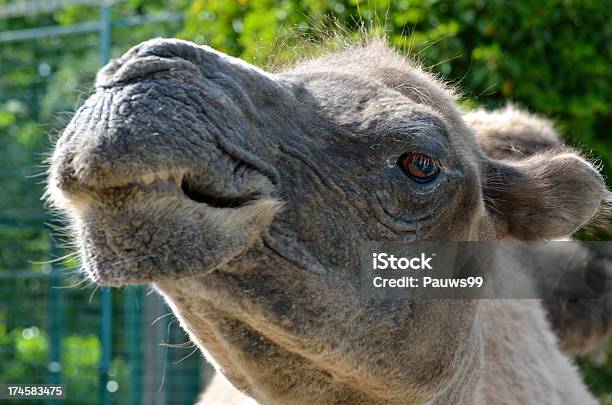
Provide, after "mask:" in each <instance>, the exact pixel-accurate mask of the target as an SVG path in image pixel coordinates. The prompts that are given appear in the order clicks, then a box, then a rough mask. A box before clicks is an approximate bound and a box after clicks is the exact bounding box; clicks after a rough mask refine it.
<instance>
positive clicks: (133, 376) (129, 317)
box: [124, 286, 143, 405]
mask: <svg viewBox="0 0 612 405" xmlns="http://www.w3.org/2000/svg"><path fill="white" fill-rule="evenodd" d="M130 293H132V294H130ZM142 297H143V288H142V287H141V286H135V287H131V288H130V290H126V291H125V293H124V307H125V333H126V340H127V344H128V361H129V363H130V388H129V393H128V404H130V405H140V404H141V403H142V382H143V381H142V380H143V378H142V376H143V368H142V333H141V332H142V331H141V329H142Z"/></svg>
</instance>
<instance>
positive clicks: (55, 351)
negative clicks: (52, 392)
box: [45, 238, 64, 403]
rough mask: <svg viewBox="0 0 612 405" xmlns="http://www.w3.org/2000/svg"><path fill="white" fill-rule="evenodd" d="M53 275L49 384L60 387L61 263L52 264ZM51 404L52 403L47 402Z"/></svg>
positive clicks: (53, 248) (49, 310)
mask: <svg viewBox="0 0 612 405" xmlns="http://www.w3.org/2000/svg"><path fill="white" fill-rule="evenodd" d="M50 240H51V256H52V257H53V258H54V259H55V258H56V257H59V252H58V249H57V245H56V243H55V240H53V238H51V239H50ZM50 266H51V275H50V277H49V286H48V290H47V305H48V306H47V313H48V317H49V318H48V319H49V324H48V326H47V328H48V331H49V361H48V363H47V368H48V371H49V377H48V378H49V379H48V383H49V384H54V385H59V384H61V383H62V357H61V356H62V355H61V353H62V324H63V322H64V319H63V318H64V317H63V305H62V301H63V300H62V295H63V290H62V289H61V283H62V282H61V273H62V271H61V267H62V266H61V263H58V262H56V261H55V260H54V261H52V262H51V264H50ZM45 402H46V403H51V401H49V400H48V401H45Z"/></svg>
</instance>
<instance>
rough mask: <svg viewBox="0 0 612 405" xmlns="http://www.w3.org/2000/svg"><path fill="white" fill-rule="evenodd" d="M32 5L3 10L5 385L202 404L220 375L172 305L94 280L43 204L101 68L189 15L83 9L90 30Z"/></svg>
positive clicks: (98, 399)
mask: <svg viewBox="0 0 612 405" xmlns="http://www.w3.org/2000/svg"><path fill="white" fill-rule="evenodd" d="M25 3H28V4H29V5H30V6H31V7H27V6H28V4H25ZM25 3H24V2H20V4H8V5H5V6H3V7H0V30H1V32H0V156H1V161H0V185H1V188H2V192H1V193H0V384H63V385H64V386H65V389H66V393H67V399H68V402H69V403H84V404H85V403H100V404H109V403H121V404H124V403H125V404H128V403H129V404H158V403H159V404H162V403H173V404H183V403H185V404H188V403H189V404H190V403H193V402H194V400H195V398H196V397H197V395H198V392H199V391H200V390H201V388H202V387H203V385H204V383H205V381H207V380H208V379H209V378H210V375H211V368H210V366H208V365H207V364H206V363H205V361H204V360H203V358H202V356H201V354H200V353H199V351H197V350H196V348H195V346H194V345H193V343H191V342H190V341H189V338H188V336H187V335H186V333H185V332H184V331H183V330H182V329H181V328H180V327H179V325H178V321H177V320H176V319H175V318H174V316H173V315H172V314H171V312H170V310H169V309H168V307H167V306H166V305H165V303H164V302H163V301H162V299H161V298H160V297H159V296H158V295H157V294H156V293H155V292H153V291H151V290H150V289H149V288H147V287H144V286H138V287H125V288H122V289H106V288H97V287H95V286H93V285H92V284H91V283H89V282H87V281H86V280H84V279H83V277H82V276H81V275H80V274H79V270H78V263H77V262H76V259H75V258H74V257H73V256H64V254H65V253H66V252H68V251H69V250H66V251H64V249H63V247H62V245H61V239H62V238H63V237H62V233H63V230H62V228H63V226H62V223H61V222H58V221H59V220H58V219H56V218H53V217H52V216H51V215H50V214H49V213H48V212H47V211H46V210H45V208H44V206H43V203H42V202H41V201H40V196H41V195H42V194H43V191H44V184H43V183H44V178H45V176H44V172H45V168H44V159H45V155H44V154H45V152H46V151H48V150H50V148H51V145H52V144H53V139H54V138H55V136H56V135H57V133H58V132H59V131H60V129H61V127H62V126H63V125H65V123H66V122H67V120H68V119H69V117H70V112H71V111H74V109H75V107H76V106H78V104H79V102H80V101H82V100H83V99H84V98H85V97H84V92H85V91H88V89H90V88H91V85H92V83H93V79H94V76H95V72H96V71H97V69H99V68H100V67H101V66H102V65H103V64H104V63H105V62H106V61H108V59H109V58H110V57H114V56H118V55H120V54H122V53H123V52H125V51H126V50H127V49H129V48H130V47H131V46H133V45H135V44H137V43H138V42H140V41H143V40H146V39H149V38H151V37H156V36H173V35H174V34H176V33H177V32H178V31H179V30H180V28H181V26H182V25H181V24H182V18H183V15H182V13H181V12H178V11H172V10H167V11H164V12H163V13H160V14H138V13H137V14H133V15H122V13H121V12H120V11H118V10H116V9H114V8H113V5H112V4H110V3H104V4H99V3H100V2H95V1H89V2H86V1H79V2H78V3H79V4H80V7H81V8H80V9H79V10H78V11H79V15H78V16H76V17H75V16H72V18H73V19H79V18H80V17H81V15H82V14H83V13H85V14H87V17H88V19H87V20H86V21H76V22H74V21H73V23H71V24H61V25H59V24H57V23H56V20H57V16H54V17H55V18H51V17H50V16H49V15H48V14H49V13H57V12H60V11H62V7H63V6H64V5H65V4H64V3H70V2H65V1H64V2H61V1H51V2H49V4H47V5H46V7H42V6H41V4H42V3H44V2H32V1H30V2H25ZM30 3H31V4H30ZM84 3H89V4H88V5H86V6H83V4H84ZM24 4H25V5H24ZM0 5H1V2H0ZM35 6H38V8H36V7H35ZM45 13H47V14H45ZM16 18H18V19H19V23H20V26H21V27H23V25H24V21H25V23H28V22H29V21H31V22H32V24H31V25H32V26H31V27H28V28H25V29H24V28H20V29H18V30H15V29H11V27H12V25H14V22H13V21H14V20H15V19H16ZM61 18H70V13H64V15H63V16H62V17H61ZM61 18H60V20H61ZM45 24H47V25H45Z"/></svg>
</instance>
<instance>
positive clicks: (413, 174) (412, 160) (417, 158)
mask: <svg viewBox="0 0 612 405" xmlns="http://www.w3.org/2000/svg"><path fill="white" fill-rule="evenodd" d="M397 163H398V165H399V166H400V167H401V168H402V170H403V171H404V173H405V174H406V175H407V176H408V177H410V178H411V179H412V180H414V181H416V182H417V183H427V182H430V181H432V180H433V179H435V178H436V177H437V176H438V174H439V173H440V169H441V166H440V162H439V161H438V159H436V158H434V157H433V156H430V155H427V154H425V153H420V152H406V153H404V154H403V155H402V156H400V158H399V159H398V162H397Z"/></svg>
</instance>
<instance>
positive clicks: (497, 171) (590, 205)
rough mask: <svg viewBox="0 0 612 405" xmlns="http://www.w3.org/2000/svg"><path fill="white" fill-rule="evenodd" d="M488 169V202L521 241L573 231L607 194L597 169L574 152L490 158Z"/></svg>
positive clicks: (513, 234) (551, 236)
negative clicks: (512, 159)
mask: <svg viewBox="0 0 612 405" xmlns="http://www.w3.org/2000/svg"><path fill="white" fill-rule="evenodd" d="M486 167H487V170H486V173H485V174H484V176H483V178H484V182H485V183H484V184H483V195H484V198H485V202H486V204H487V206H488V208H489V211H490V213H491V215H492V216H493V217H494V218H496V219H497V221H498V223H499V225H500V227H501V228H502V229H505V230H507V234H508V235H509V236H511V237H514V238H517V239H522V240H535V239H551V238H557V237H562V236H567V235H570V234H572V233H574V232H575V231H576V230H578V229H579V228H580V227H582V226H584V225H585V224H586V223H588V222H589V221H590V220H591V219H592V218H593V217H594V216H595V214H596V213H597V211H598V210H599V208H600V205H601V203H602V200H603V199H605V198H606V196H607V195H608V191H607V189H606V186H605V184H604V181H603V178H602V177H601V176H600V175H599V173H598V172H597V170H596V169H595V168H594V167H593V166H592V165H591V164H589V163H588V162H587V161H586V160H584V159H583V158H581V157H580V156H579V155H577V154H576V153H574V152H572V151H571V150H563V151H549V152H545V153H541V154H535V155H532V156H530V157H528V158H526V159H521V160H517V161H496V160H488V161H487V164H486Z"/></svg>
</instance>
